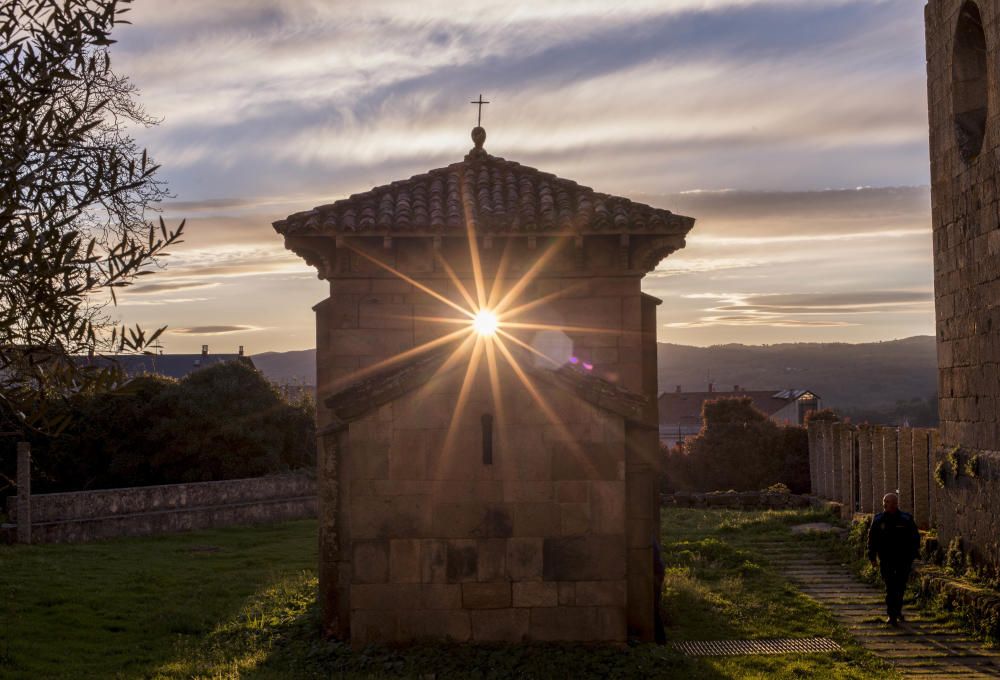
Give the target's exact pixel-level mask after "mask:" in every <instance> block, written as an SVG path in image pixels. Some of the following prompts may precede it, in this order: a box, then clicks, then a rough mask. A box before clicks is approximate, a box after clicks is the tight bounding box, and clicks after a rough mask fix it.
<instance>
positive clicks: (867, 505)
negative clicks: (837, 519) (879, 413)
mask: <svg viewBox="0 0 1000 680" xmlns="http://www.w3.org/2000/svg"><path fill="white" fill-rule="evenodd" d="M873 440H874V433H873V429H872V428H870V427H868V426H866V425H862V426H861V427H860V428H859V429H858V478H859V480H860V482H861V498H860V501H861V512H871V511H872V508H873V506H872V471H873V469H874V460H873V456H872V444H873Z"/></svg>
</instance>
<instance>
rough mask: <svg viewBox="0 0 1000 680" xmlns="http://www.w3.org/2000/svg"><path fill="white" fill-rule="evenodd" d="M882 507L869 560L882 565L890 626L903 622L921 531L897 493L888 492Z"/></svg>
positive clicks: (871, 538)
mask: <svg viewBox="0 0 1000 680" xmlns="http://www.w3.org/2000/svg"><path fill="white" fill-rule="evenodd" d="M882 507H883V508H885V512H880V513H879V514H877V515H875V519H873V520H872V526H871V529H870V530H869V531H868V559H869V560H870V561H871V563H872V566H873V567H874V566H878V568H879V571H881V572H882V580H883V581H885V608H886V612H887V613H888V615H889V618H888V619H886V623H888V624H889V625H890V626H897V625H899V621H901V620H903V593H905V592H906V582H907V581H908V580H909V578H910V568H911V567H912V566H913V560H915V559H916V558H917V555H918V554H919V553H920V532H919V531H918V530H917V525H916V523H915V522H914V521H913V515H910V514H909V513H906V512H902V511H900V509H899V496H897V495H896V494H894V493H887V494H886V495H885V497H884V498H882ZM876 558H877V560H876Z"/></svg>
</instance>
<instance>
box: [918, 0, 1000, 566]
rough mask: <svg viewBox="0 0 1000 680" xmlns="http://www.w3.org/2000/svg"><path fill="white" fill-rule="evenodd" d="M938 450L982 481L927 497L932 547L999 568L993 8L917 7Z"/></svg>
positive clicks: (998, 131)
mask: <svg viewBox="0 0 1000 680" xmlns="http://www.w3.org/2000/svg"><path fill="white" fill-rule="evenodd" d="M925 20H926V38H927V91H928V111H929V121H930V167H931V188H932V192H931V193H932V212H931V221H932V228H933V245H934V294H935V310H936V320H937V337H938V394H939V411H940V422H941V425H940V431H941V450H940V451H939V453H938V461H939V462H945V461H946V459H947V458H948V455H949V453H950V452H952V451H956V450H959V451H961V456H963V457H964V458H973V457H977V456H978V458H979V460H980V461H981V462H982V465H983V468H984V474H983V476H982V477H981V478H976V479H970V478H967V477H964V478H963V477H962V476H959V478H958V479H957V480H955V479H952V478H950V477H949V482H948V483H947V484H946V486H945V487H944V488H943V489H941V490H940V493H936V495H937V496H938V498H939V500H940V502H939V504H938V508H937V515H936V518H935V519H936V525H937V527H938V529H939V531H940V534H941V542H942V544H943V545H945V546H947V544H948V543H949V542H950V541H951V540H953V539H954V538H957V537H961V538H962V539H963V542H964V543H965V544H966V546H967V548H968V550H969V552H970V554H973V555H974V556H975V557H976V559H978V560H986V561H988V562H990V563H991V564H993V565H994V566H997V565H998V564H1000V558H998V556H997V554H996V550H997V548H996V537H997V536H998V535H1000V515H998V514H997V513H996V512H995V508H996V505H995V501H996V500H997V499H998V497H1000V488H998V486H1000V480H997V478H996V476H995V473H994V469H995V467H996V462H995V460H996V456H997V454H996V453H994V452H997V451H1000V335H998V333H1000V72H998V70H997V68H996V65H997V64H998V63H1000V2H997V0H976V1H975V2H971V1H967V0H931V1H930V2H928V3H927V7H926V10H925Z"/></svg>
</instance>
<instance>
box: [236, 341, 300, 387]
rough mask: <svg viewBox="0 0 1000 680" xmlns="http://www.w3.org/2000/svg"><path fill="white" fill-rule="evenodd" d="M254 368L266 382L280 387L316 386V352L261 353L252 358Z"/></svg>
mask: <svg viewBox="0 0 1000 680" xmlns="http://www.w3.org/2000/svg"><path fill="white" fill-rule="evenodd" d="M250 358H251V359H253V364H254V366H256V367H257V370H259V371H260V372H261V373H263V374H264V377H266V378H267V379H268V380H270V381H272V382H276V383H278V384H281V385H289V384H291V385H315V384H316V350H314V349H300V350H295V351H292V352H263V353H262V354H254V355H253V356H252V357H250Z"/></svg>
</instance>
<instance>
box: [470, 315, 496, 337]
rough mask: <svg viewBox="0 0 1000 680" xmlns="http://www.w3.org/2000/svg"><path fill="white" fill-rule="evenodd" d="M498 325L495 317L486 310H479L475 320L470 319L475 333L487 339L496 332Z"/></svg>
mask: <svg viewBox="0 0 1000 680" xmlns="http://www.w3.org/2000/svg"><path fill="white" fill-rule="evenodd" d="M498 325H499V322H498V321H497V315H496V314H494V313H493V312H491V311H489V310H488V309H481V310H479V311H478V312H477V313H476V316H475V318H473V319H472V327H473V328H475V329H476V332H477V333H479V334H480V335H483V336H487V337H488V336H491V335H493V334H494V333H496V332H497V326H498Z"/></svg>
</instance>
